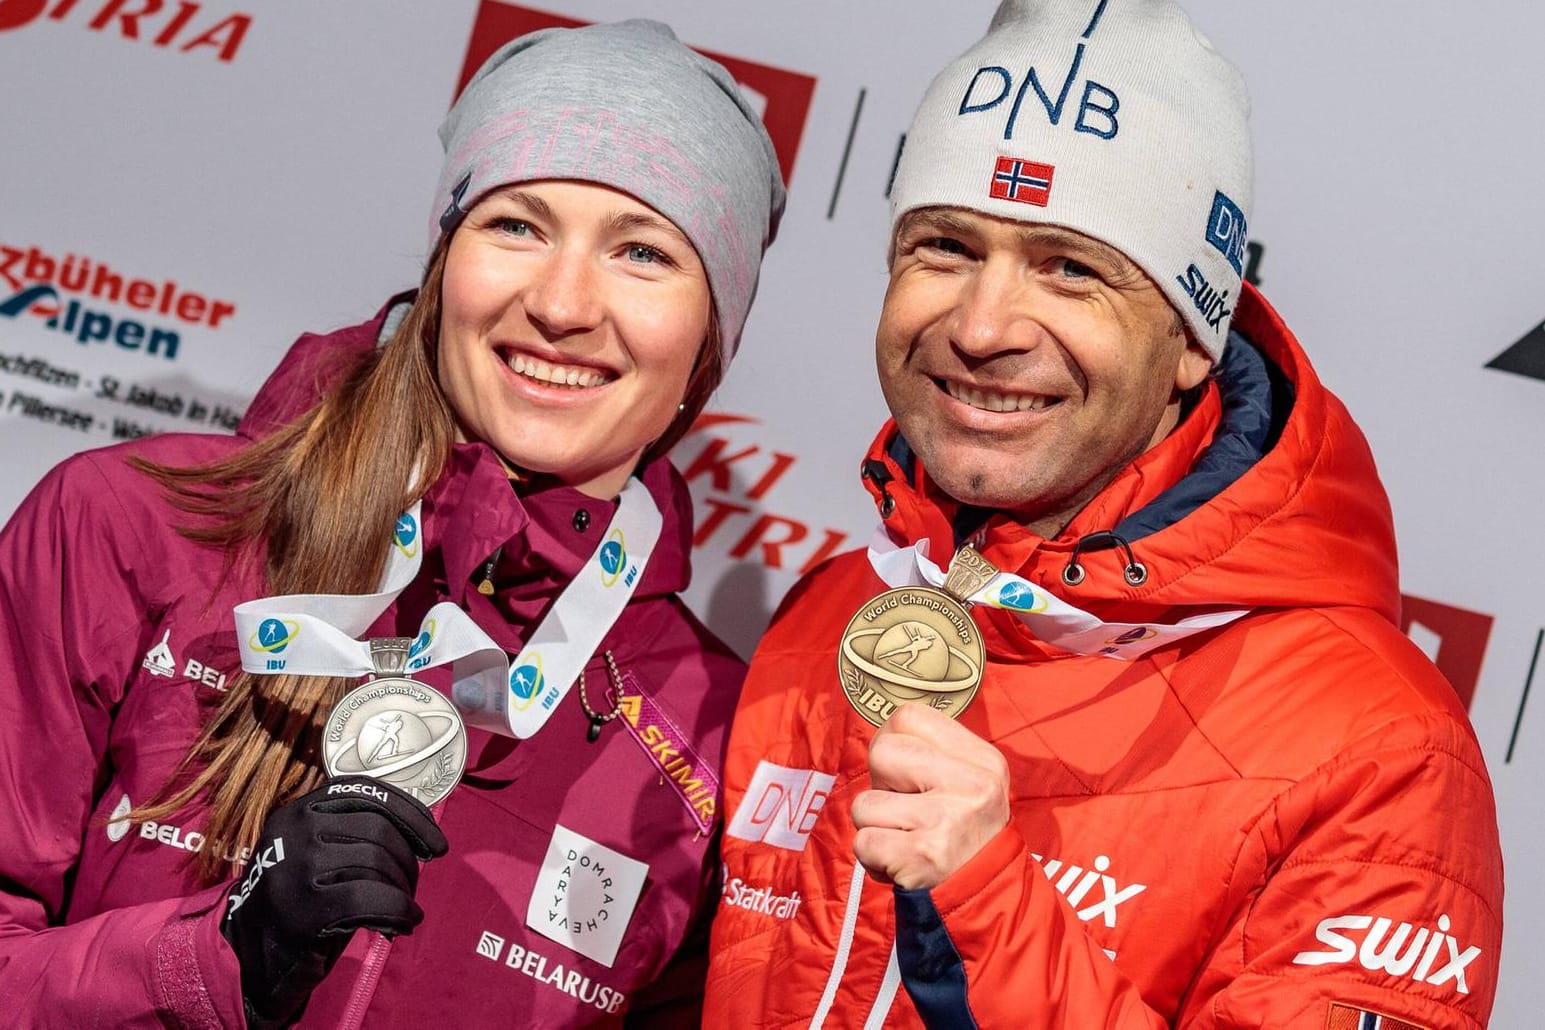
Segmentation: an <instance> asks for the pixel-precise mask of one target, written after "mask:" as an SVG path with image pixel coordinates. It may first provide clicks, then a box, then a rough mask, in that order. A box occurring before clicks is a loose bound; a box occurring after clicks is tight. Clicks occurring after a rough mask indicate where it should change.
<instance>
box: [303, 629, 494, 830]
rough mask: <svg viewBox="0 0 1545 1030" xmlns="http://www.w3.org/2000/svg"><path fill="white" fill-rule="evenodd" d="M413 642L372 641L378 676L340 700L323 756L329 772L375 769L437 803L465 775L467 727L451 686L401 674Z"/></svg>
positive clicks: (325, 731) (371, 772)
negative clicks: (446, 690)
mask: <svg viewBox="0 0 1545 1030" xmlns="http://www.w3.org/2000/svg"><path fill="white" fill-rule="evenodd" d="M412 643H413V640H412V638H410V637H388V638H386V639H383V640H372V641H370V657H371V662H372V664H374V666H375V669H376V674H377V675H376V678H375V679H372V680H369V681H367V682H366V683H364V684H362V685H361V686H359V687H356V688H355V689H354V690H351V691H350V692H349V693H348V694H345V695H344V697H343V699H342V700H341V701H339V702H338V703H337V704H336V705H334V706H333V710H332V712H330V713H329V714H328V716H327V724H326V725H325V726H324V728H323V730H322V761H323V764H324V765H325V766H326V768H327V774H328V775H329V776H348V775H364V776H373V777H375V778H376V779H378V780H384V781H386V782H387V783H390V784H391V785H392V786H394V787H396V788H398V789H399V790H402V791H405V792H406V793H408V794H411V795H413V797H415V798H417V799H418V800H419V801H421V802H423V803H424V804H425V805H433V804H434V803H435V802H437V801H439V800H441V799H442V798H444V797H445V796H446V795H447V794H449V793H450V792H451V788H452V787H454V786H456V783H457V781H459V780H460V779H461V774H462V771H463V770H464V769H465V768H466V765H467V731H466V729H465V727H463V726H462V722H461V715H460V713H458V712H457V711H456V706H455V705H453V704H451V702H450V700H449V699H448V698H447V697H446V696H445V695H444V694H441V693H440V692H439V691H438V690H435V689H434V688H433V687H428V686H425V685H424V684H422V683H419V682H418V681H417V680H412V679H408V678H406V677H404V676H401V675H400V673H401V672H402V670H403V668H404V667H405V665H406V664H407V657H408V649H409V647H410V646H411V645H412Z"/></svg>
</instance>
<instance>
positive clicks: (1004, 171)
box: [990, 157, 1057, 207]
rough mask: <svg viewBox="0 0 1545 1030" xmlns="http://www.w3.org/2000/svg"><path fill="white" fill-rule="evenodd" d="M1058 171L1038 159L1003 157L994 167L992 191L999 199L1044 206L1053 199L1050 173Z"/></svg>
mask: <svg viewBox="0 0 1545 1030" xmlns="http://www.w3.org/2000/svg"><path fill="white" fill-rule="evenodd" d="M1056 171H1057V169H1056V168H1055V167H1053V166H1052V165H1043V164H1041V163H1040V162H1039V161H1025V160H1023V159H1021V158H1017V157H1000V158H998V164H997V166H996V167H995V168H993V171H992V189H991V190H990V193H991V195H992V196H993V197H995V198H997V199H998V200H1016V201H1018V202H1019V203H1021V204H1034V205H1035V206H1036V207H1045V206H1046V205H1047V203H1048V202H1050V201H1051V177H1052V175H1053V174H1054V173H1055V172H1056Z"/></svg>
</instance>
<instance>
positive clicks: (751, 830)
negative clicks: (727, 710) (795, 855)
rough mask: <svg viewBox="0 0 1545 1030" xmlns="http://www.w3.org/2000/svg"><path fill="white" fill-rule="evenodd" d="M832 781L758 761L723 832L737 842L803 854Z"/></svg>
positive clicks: (812, 772)
mask: <svg viewBox="0 0 1545 1030" xmlns="http://www.w3.org/2000/svg"><path fill="white" fill-rule="evenodd" d="M836 782H837V777H835V776H830V775H828V774H826V773H821V772H816V771H815V770H813V769H790V768H788V767H786V766H782V765H774V764H773V763H771V762H767V761H763V762H758V763H757V766H756V773H755V775H753V776H752V777H751V785H750V786H748V787H747V788H746V795H745V797H743V798H741V801H740V808H738V809H736V811H735V818H734V819H733V820H731V821H730V825H729V826H728V827H727V828H726V829H725V831H724V832H725V833H727V834H729V835H730V836H731V837H739V838H740V839H741V840H749V841H753V842H762V843H766V844H771V845H772V846H773V847H775V848H784V849H786V850H789V851H803V850H805V844H806V842H808V841H809V839H810V831H811V830H813V829H815V822H816V818H817V817H818V816H819V815H820V814H821V809H822V808H825V807H826V798H827V796H828V795H829V794H830V793H831V789H832V784H834V783H836Z"/></svg>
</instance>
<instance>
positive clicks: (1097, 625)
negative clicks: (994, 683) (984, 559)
mask: <svg viewBox="0 0 1545 1030" xmlns="http://www.w3.org/2000/svg"><path fill="white" fill-rule="evenodd" d="M926 550H927V543H926V541H925V542H924V543H923V544H921V545H917V544H914V545H912V546H910V547H898V546H897V545H896V543H895V542H894V541H893V540H891V538H890V536H889V535H888V534H887V533H886V532H885V529H884V528H883V527H882V528H880V529H879V530H877V531H876V532H875V535H874V539H873V540H871V541H870V543H869V564H870V565H871V566H872V567H873V568H874V571H875V574H876V575H878V576H879V577H880V579H882V580H883V581H884V582H885V583H886V585H888V586H890V587H891V588H892V589H895V588H897V587H908V586H914V587H918V586H929V587H935V588H938V589H943V587H944V581H945V578H946V574H945V570H943V569H941V568H939V566H937V565H935V564H934V563H933V561H932V560H930V559H929V558H928V556H927V554H926V553H925V551H926ZM961 600H964V601H966V602H967V603H968V604H985V605H987V606H988V607H991V608H1001V609H1003V610H1004V611H1009V612H1013V613H1014V614H1015V615H1017V616H1018V617H1019V619H1020V621H1021V622H1023V623H1024V624H1025V625H1026V626H1028V627H1029V629H1030V632H1032V633H1034V634H1035V636H1036V638H1037V639H1039V640H1044V641H1045V642H1046V643H1048V644H1051V645H1052V646H1053V647H1059V648H1061V649H1062V650H1064V651H1071V652H1073V653H1074V654H1086V655H1104V656H1105V657H1108V658H1117V659H1121V660H1123V661H1133V660H1134V659H1137V658H1141V657H1142V656H1143V655H1145V654H1147V653H1148V652H1149V651H1152V650H1154V649H1156V648H1160V647H1164V646H1165V645H1166V644H1172V643H1174V642H1175V641H1177V640H1183V639H1185V638H1186V637H1189V636H1191V635H1192V634H1195V633H1200V632H1202V631H1203V630H1209V629H1214V628H1216V627H1218V626H1224V625H1227V624H1228V623H1230V622H1233V621H1234V620H1235V619H1238V618H1241V617H1242V616H1245V615H1248V614H1250V612H1249V610H1248V609H1243V610H1238V611H1226V612H1213V613H1211V614H1208V615H1193V616H1190V617H1189V618H1185V619H1181V620H1180V621H1179V622H1176V623H1173V624H1165V623H1148V622H1106V621H1104V620H1103V619H1100V618H1097V617H1096V616H1093V615H1091V614H1089V613H1088V612H1086V611H1084V610H1083V609H1082V608H1078V607H1075V606H1074V605H1071V604H1069V603H1068V602H1066V601H1064V600H1062V599H1061V598H1059V597H1057V596H1055V595H1054V594H1052V593H1050V592H1049V591H1047V590H1046V588H1044V587H1041V586H1037V585H1036V584H1034V583H1031V582H1030V581H1029V580H1027V579H1025V578H1024V577H1022V576H1016V575H1014V574H1013V573H1011V572H999V573H998V574H997V575H996V576H994V577H993V578H992V579H990V580H988V581H987V583H986V585H984V586H982V587H981V588H979V589H978V590H977V591H975V592H974V593H973V594H972V595H971V596H970V597H966V598H961Z"/></svg>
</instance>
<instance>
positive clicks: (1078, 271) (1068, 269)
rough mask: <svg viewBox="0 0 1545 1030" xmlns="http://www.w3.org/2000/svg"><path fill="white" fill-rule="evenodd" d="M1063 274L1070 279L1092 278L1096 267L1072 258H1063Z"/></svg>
mask: <svg viewBox="0 0 1545 1030" xmlns="http://www.w3.org/2000/svg"><path fill="white" fill-rule="evenodd" d="M1062 274H1063V276H1064V277H1065V278H1068V279H1092V278H1094V277H1095V275H1094V269H1092V268H1090V267H1089V266H1088V265H1086V264H1083V263H1081V262H1078V261H1074V260H1073V259H1072V258H1062Z"/></svg>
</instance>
